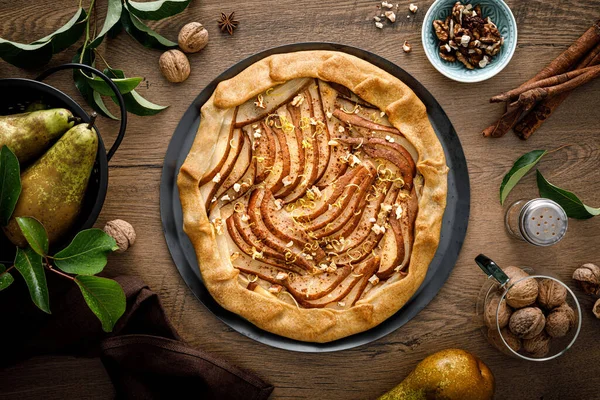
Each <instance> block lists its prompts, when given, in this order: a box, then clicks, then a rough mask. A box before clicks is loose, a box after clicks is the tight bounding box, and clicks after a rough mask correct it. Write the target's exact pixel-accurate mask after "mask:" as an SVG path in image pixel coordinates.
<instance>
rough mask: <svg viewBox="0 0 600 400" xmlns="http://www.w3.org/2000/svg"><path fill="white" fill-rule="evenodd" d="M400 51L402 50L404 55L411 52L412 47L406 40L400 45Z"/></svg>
mask: <svg viewBox="0 0 600 400" xmlns="http://www.w3.org/2000/svg"><path fill="white" fill-rule="evenodd" d="M402 50H404V52H405V53H410V52H411V50H412V46H411V45H410V43H408V42H407V41H406V40H405V41H404V44H403V45H402Z"/></svg>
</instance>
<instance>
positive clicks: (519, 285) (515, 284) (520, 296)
mask: <svg viewBox="0 0 600 400" xmlns="http://www.w3.org/2000/svg"><path fill="white" fill-rule="evenodd" d="M504 273H505V274H506V275H507V276H508V277H509V278H510V280H509V287H510V289H509V290H508V292H507V293H506V302H507V303H508V305H509V306H511V307H513V308H522V307H527V306H529V305H532V304H533V303H535V300H536V299H537V296H538V291H539V288H538V283H537V281H536V280H535V279H524V278H527V277H528V276H529V274H528V273H527V272H525V271H523V270H522V269H521V268H518V267H513V266H510V267H507V268H506V269H504Z"/></svg>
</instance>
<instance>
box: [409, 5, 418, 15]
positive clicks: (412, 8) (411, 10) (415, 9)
mask: <svg viewBox="0 0 600 400" xmlns="http://www.w3.org/2000/svg"><path fill="white" fill-rule="evenodd" d="M408 9H409V10H410V12H411V13H413V14H414V13H416V12H417V10H418V9H419V7H417V5H416V4H415V3H410V4H409V5H408Z"/></svg>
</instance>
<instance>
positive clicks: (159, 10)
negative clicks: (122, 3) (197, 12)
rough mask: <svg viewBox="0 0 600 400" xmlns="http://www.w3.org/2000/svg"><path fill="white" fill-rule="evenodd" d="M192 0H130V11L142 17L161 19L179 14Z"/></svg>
mask: <svg viewBox="0 0 600 400" xmlns="http://www.w3.org/2000/svg"><path fill="white" fill-rule="evenodd" d="M190 1H191V0H159V1H149V2H144V3H140V2H138V1H128V2H127V3H128V5H129V11H130V12H131V13H132V14H135V15H136V16H138V17H139V18H141V19H151V20H159V19H163V18H167V17H171V16H173V15H175V14H179V13H180V12H182V11H183V10H185V8H186V7H187V6H188V4H190Z"/></svg>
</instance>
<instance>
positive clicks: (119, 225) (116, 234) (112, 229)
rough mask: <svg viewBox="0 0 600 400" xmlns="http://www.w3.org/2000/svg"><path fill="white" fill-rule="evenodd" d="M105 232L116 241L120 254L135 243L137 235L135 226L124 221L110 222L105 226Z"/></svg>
mask: <svg viewBox="0 0 600 400" xmlns="http://www.w3.org/2000/svg"><path fill="white" fill-rule="evenodd" d="M104 232H106V234H107V235H109V236H112V238H113V239H115V242H117V246H119V250H117V252H118V253H122V252H124V251H125V250H127V249H128V248H129V247H131V246H132V245H133V243H135V237H136V235H135V230H134V229H133V226H132V225H131V224H130V223H129V222H127V221H123V220H122V219H115V220H112V221H108V222H107V223H106V225H105V226H104Z"/></svg>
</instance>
